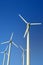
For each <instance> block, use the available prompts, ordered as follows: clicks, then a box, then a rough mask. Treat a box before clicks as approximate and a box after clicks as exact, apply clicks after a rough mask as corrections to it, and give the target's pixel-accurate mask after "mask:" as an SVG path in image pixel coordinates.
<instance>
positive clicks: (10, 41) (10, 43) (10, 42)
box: [1, 33, 18, 65]
mask: <svg viewBox="0 0 43 65" xmlns="http://www.w3.org/2000/svg"><path fill="white" fill-rule="evenodd" d="M12 38H13V33H12V35H11V37H10V40H9V41H6V42H3V43H1V44H6V43H9V50H8V60H7V65H9V62H10V52H11V46H12V44H13V45H14V46H15V47H16V48H18V45H16V44H15V43H14V42H13V41H12Z"/></svg>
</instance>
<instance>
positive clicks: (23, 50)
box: [20, 45, 26, 65]
mask: <svg viewBox="0 0 43 65" xmlns="http://www.w3.org/2000/svg"><path fill="white" fill-rule="evenodd" d="M20 48H21V50H22V65H24V52H25V51H26V49H24V48H23V47H22V46H21V45H20Z"/></svg>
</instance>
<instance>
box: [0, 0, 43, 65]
mask: <svg viewBox="0 0 43 65" xmlns="http://www.w3.org/2000/svg"><path fill="white" fill-rule="evenodd" d="M19 14H21V15H22V16H23V17H24V18H25V19H26V20H27V21H28V22H41V23H43V1H42V0H14V1H13V0H1V1H0V51H4V49H5V48H6V47H7V46H8V44H5V45H1V42H3V41H6V40H9V39H10V36H11V34H12V32H14V36H13V41H14V42H15V43H16V44H17V45H18V46H19V45H22V46H23V48H26V38H25V39H24V38H23V35H24V32H25V29H26V24H25V23H24V22H23V21H22V20H21V19H20V17H19V16H18V15H19ZM21 56H22V51H21V50H20V49H17V48H16V47H14V46H13V45H12V48H11V57H10V65H22V58H21ZM2 60H3V54H0V65H2ZM5 65H6V62H5ZM25 65H26V63H25ZM30 65H43V24H42V25H41V26H31V27H30Z"/></svg>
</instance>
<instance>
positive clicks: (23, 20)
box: [19, 14, 27, 24]
mask: <svg viewBox="0 0 43 65" xmlns="http://www.w3.org/2000/svg"><path fill="white" fill-rule="evenodd" d="M19 17H20V18H21V19H22V20H23V21H24V22H25V23H26V24H27V21H26V20H25V19H24V18H23V17H22V16H21V15H20V14H19Z"/></svg>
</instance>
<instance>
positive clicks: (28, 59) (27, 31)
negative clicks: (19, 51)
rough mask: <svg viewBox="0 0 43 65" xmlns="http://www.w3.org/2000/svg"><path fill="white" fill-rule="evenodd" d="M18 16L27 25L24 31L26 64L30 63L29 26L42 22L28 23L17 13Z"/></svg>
mask: <svg viewBox="0 0 43 65" xmlns="http://www.w3.org/2000/svg"><path fill="white" fill-rule="evenodd" d="M19 17H20V18H21V19H22V20H23V21H24V22H25V24H26V25H27V28H26V31H25V34H24V38H25V36H26V35H27V64H26V65H30V51H29V50H30V48H29V47H30V46H29V43H30V39H29V33H30V32H29V31H30V26H35V25H41V24H42V23H28V22H27V21H26V20H25V19H24V18H23V17H22V16H21V15H20V14H19Z"/></svg>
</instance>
